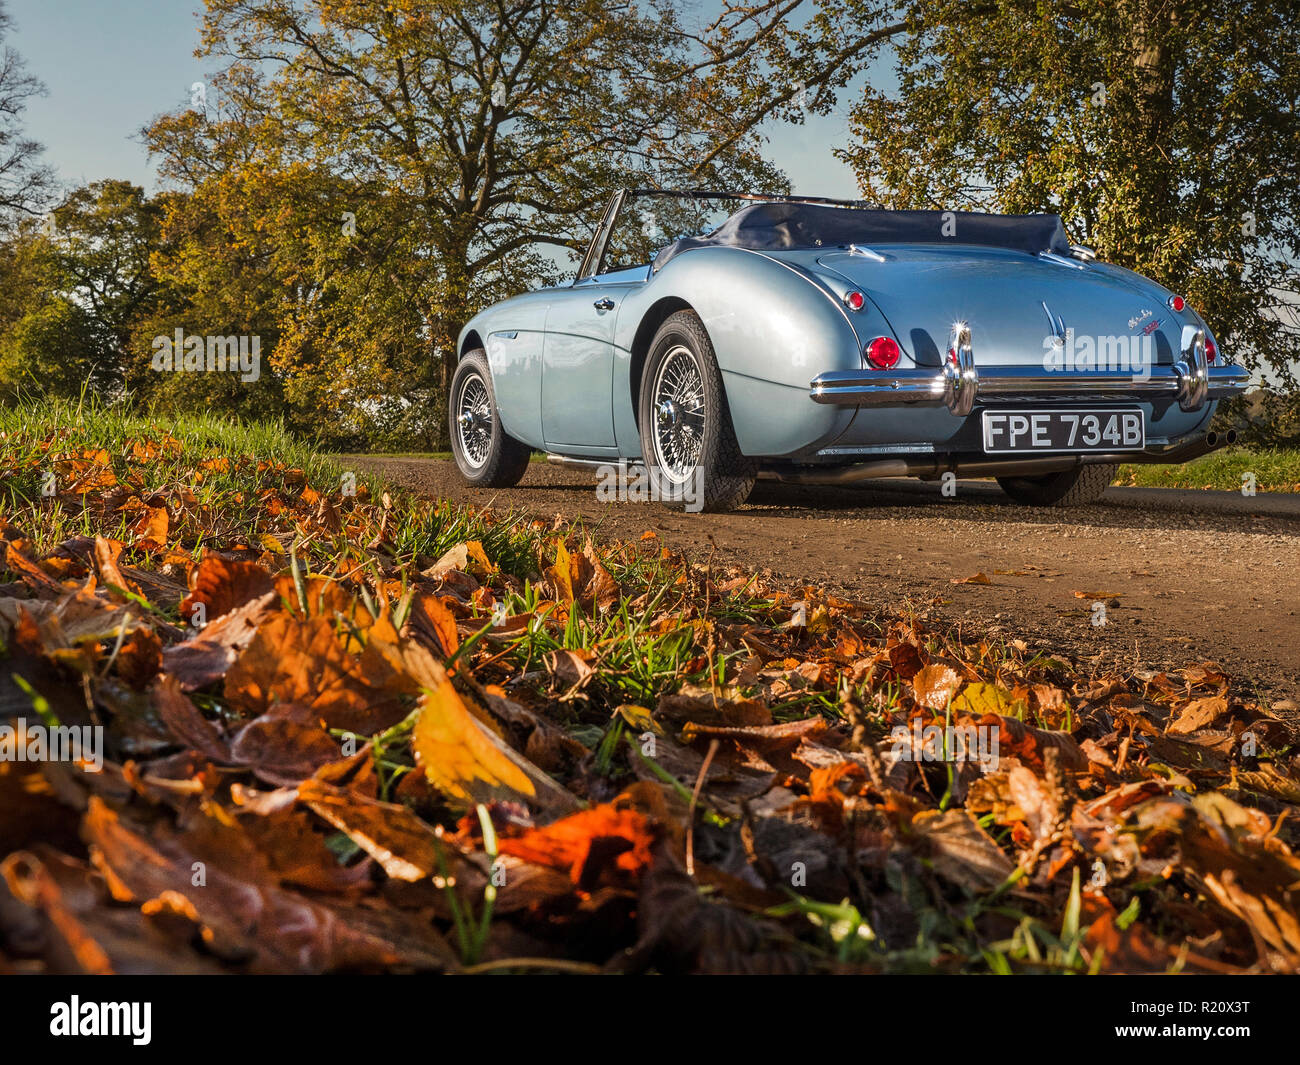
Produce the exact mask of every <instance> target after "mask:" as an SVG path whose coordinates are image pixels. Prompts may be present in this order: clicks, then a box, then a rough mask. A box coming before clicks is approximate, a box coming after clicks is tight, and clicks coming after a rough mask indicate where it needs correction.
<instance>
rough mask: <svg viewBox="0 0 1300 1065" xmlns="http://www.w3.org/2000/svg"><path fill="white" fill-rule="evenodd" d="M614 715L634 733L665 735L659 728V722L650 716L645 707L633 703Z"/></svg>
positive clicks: (627, 704) (625, 704) (619, 708)
mask: <svg viewBox="0 0 1300 1065" xmlns="http://www.w3.org/2000/svg"><path fill="white" fill-rule="evenodd" d="M614 713H616V714H618V716H619V717H621V718H622V719H623V720H624V721H626V722H627V723H628V725H629V726H631V728H632V730H633V731H634V732H638V733H641V732H653V733H654V734H655V735H656V736H662V735H663V734H664V730H663V729H661V728H660V727H659V722H657V721H656V720H655V719H654V718H653V717H652V716H651V715H650V711H649V710H647V709H646V708H645V707H644V706H633V705H632V704H631V703H624V704H623V705H622V706H620V707H618V709H616V710H615V711H614Z"/></svg>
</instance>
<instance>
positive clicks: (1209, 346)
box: [1205, 337, 1219, 362]
mask: <svg viewBox="0 0 1300 1065" xmlns="http://www.w3.org/2000/svg"><path fill="white" fill-rule="evenodd" d="M1218 357H1219V347H1218V345H1217V344H1215V343H1214V341H1213V340H1211V339H1210V338H1209V337H1206V338H1205V361H1206V362H1213V361H1214V360H1215V359H1217V358H1218Z"/></svg>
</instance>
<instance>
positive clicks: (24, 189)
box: [0, 3, 54, 228]
mask: <svg viewBox="0 0 1300 1065" xmlns="http://www.w3.org/2000/svg"><path fill="white" fill-rule="evenodd" d="M12 24H13V20H12V19H10V17H9V13H8V12H7V11H6V10H5V8H4V4H3V3H0V41H2V40H3V39H4V37H5V36H6V35H7V34H8V33H9V30H10V27H11V26H12ZM44 92H45V87H44V86H43V85H42V84H41V83H40V81H38V80H37V79H36V78H34V77H33V76H32V75H31V74H29V73H28V72H27V67H26V65H25V64H24V62H23V59H22V57H21V56H20V55H19V54H18V53H17V52H15V51H14V50H13V49H12V48H10V47H8V46H7V45H6V46H4V47H3V49H0V226H4V227H6V228H8V227H10V226H12V225H13V224H14V223H15V221H16V220H17V219H18V218H21V217H23V216H25V215H34V214H37V213H38V212H39V211H40V210H41V209H42V208H43V207H44V206H45V205H46V203H47V202H48V201H49V197H50V195H51V193H52V191H53V188H54V175H53V173H52V172H51V171H50V169H49V168H48V167H47V166H45V165H44V164H42V163H41V161H40V155H41V152H42V151H43V149H42V148H41V146H40V144H38V143H37V142H36V141H34V140H32V139H31V138H29V137H28V136H27V135H26V133H25V132H24V130H23V126H22V115H23V111H25V110H26V109H27V101H28V100H30V99H31V98H32V97H33V96H41V95H43V94H44Z"/></svg>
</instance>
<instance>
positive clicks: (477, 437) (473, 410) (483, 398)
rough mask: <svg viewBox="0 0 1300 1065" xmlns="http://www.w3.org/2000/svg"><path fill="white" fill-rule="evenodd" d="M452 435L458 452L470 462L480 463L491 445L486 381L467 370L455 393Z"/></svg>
mask: <svg viewBox="0 0 1300 1065" xmlns="http://www.w3.org/2000/svg"><path fill="white" fill-rule="evenodd" d="M456 435H457V437H458V438H459V443H460V453H461V455H462V456H463V457H464V459H465V461H466V462H467V463H468V464H469V465H471V466H475V467H477V466H482V465H483V464H484V463H485V462H487V460H488V453H489V452H490V451H491V448H492V401H491V399H490V398H489V396H488V389H487V384H486V382H484V380H483V378H482V377H480V376H479V375H478V374H476V373H474V374H470V375H469V376H467V377H466V378H465V380H464V382H463V383H462V384H461V386H460V391H459V393H458V394H457V397H456Z"/></svg>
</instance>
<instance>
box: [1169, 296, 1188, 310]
mask: <svg viewBox="0 0 1300 1065" xmlns="http://www.w3.org/2000/svg"><path fill="white" fill-rule="evenodd" d="M1169 306H1171V307H1172V308H1173V309H1174V310H1176V311H1181V310H1182V309H1183V308H1184V307H1186V306H1187V301H1186V300H1185V299H1183V297H1182V296H1170V297H1169Z"/></svg>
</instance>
